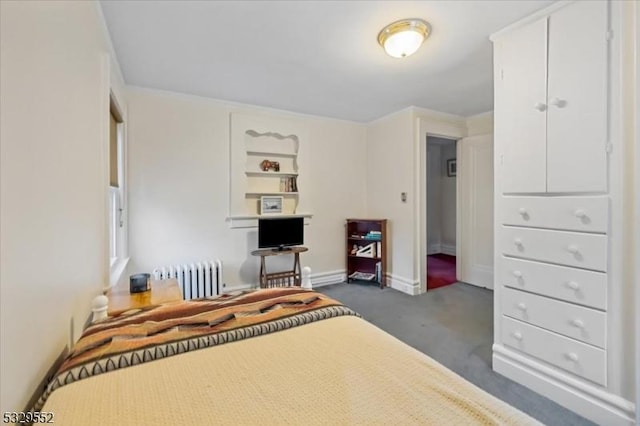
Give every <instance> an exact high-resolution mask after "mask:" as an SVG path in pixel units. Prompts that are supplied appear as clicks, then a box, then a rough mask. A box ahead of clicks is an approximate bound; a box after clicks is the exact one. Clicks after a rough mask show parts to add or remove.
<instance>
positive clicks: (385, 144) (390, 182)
mask: <svg viewBox="0 0 640 426" xmlns="http://www.w3.org/2000/svg"><path fill="white" fill-rule="evenodd" d="M413 121H414V117H413V112H412V111H411V110H410V109H407V110H403V111H399V112H397V113H395V114H392V115H390V116H387V117H384V118H381V119H379V120H376V121H374V122H372V123H370V124H369V125H368V126H367V161H366V163H367V172H366V173H367V213H368V216H369V217H371V218H380V219H388V220H389V222H388V224H387V226H388V229H387V232H388V235H389V238H388V241H389V244H388V245H387V253H388V258H389V259H388V261H389V265H388V271H389V273H390V274H391V280H390V284H391V286H392V287H395V288H398V289H401V290H402V291H405V292H407V293H413V292H414V288H415V287H416V286H417V284H418V283H417V280H416V276H415V271H414V268H415V261H416V253H415V250H414V246H415V240H416V239H417V238H418V235H416V234H415V232H414V221H415V214H416V211H415V208H414V206H415V203H416V199H415V197H414V196H415V186H414V185H415V182H414V174H413V173H414V171H413V166H414V158H415V153H414V145H413V142H414V133H413ZM425 173H426V172H425ZM402 192H406V193H407V197H408V198H407V201H406V202H404V203H403V202H402V201H401V198H400V197H401V193H402ZM416 293H417V292H416Z"/></svg>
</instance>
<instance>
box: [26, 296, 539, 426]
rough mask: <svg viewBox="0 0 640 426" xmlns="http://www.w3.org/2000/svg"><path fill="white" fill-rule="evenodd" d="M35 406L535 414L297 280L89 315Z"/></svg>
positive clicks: (102, 413)
mask: <svg viewBox="0 0 640 426" xmlns="http://www.w3.org/2000/svg"><path fill="white" fill-rule="evenodd" d="M36 408H37V409H40V410H41V411H44V412H52V413H54V415H55V422H56V423H59V424H64V425H96V426H99V425H146V424H150V425H151V424H153V425H178V424H220V425H250V424H261V425H271V424H278V425H280V424H283V425H284V424H290V425H300V424H303V425H320V424H330V425H350V424H353V425H356V424H362V425H376V424H380V425H382V424H385V425H388V424H447V425H455V424H459V425H471V424H504V425H525V424H527V425H528V424H537V422H536V421H535V420H533V419H532V418H530V417H528V416H527V415H525V414H523V413H521V412H520V411H518V410H517V409H515V408H513V407H511V406H509V405H507V404H505V403H504V402H502V401H499V400H498V399H496V398H495V397H493V396H491V395H489V394H488V393H486V392H484V391H482V390H481V389H479V388H477V387H475V386H474V385H472V384H471V383H469V382H467V381H465V380H464V379H462V378H461V377H459V376H457V375H456V374H455V373H453V372H452V371H450V370H448V369H446V368H445V367H443V366H442V365H440V364H438V363H437V362H436V361H434V360H432V359H431V358H429V357H427V356H426V355H424V354H423V353H421V352H419V351H417V350H415V349H413V348H411V347H409V346H408V345H406V344H404V343H402V342H401V341H399V340H397V339H395V338H394V337H392V336H391V335H389V334H387V333H385V332H384V331H382V330H380V329H378V328H377V327H375V326H373V325H372V324H370V323H368V322H366V321H365V320H364V319H362V318H361V317H360V316H359V315H358V314H357V313H356V312H354V311H352V310H351V309H349V308H348V307H346V306H343V305H342V304H341V303H340V302H338V301H336V300H333V299H331V298H329V297H328V296H326V295H323V294H321V293H318V292H315V291H312V290H306V289H302V288H299V287H293V288H274V289H263V290H255V291H243V292H237V293H232V294H227V295H223V296H220V297H217V298H210V299H198V300H191V301H186V302H176V303H168V304H164V305H158V306H154V307H149V308H147V309H141V310H135V311H129V312H124V313H122V314H120V315H118V316H116V317H112V318H108V319H106V320H103V321H100V322H98V323H96V324H93V325H92V326H90V327H89V328H87V330H86V331H85V333H84V334H83V336H82V337H81V338H80V340H79V341H78V342H77V344H76V345H75V346H74V348H73V349H72V350H71V352H70V354H69V356H68V357H67V359H66V360H65V361H64V363H63V364H62V366H61V367H60V368H59V370H58V372H57V373H56V375H55V376H54V378H53V380H52V381H51V382H50V383H49V385H48V387H47V390H46V392H45V393H44V395H43V396H42V398H41V399H40V400H39V402H38V406H37V407H36Z"/></svg>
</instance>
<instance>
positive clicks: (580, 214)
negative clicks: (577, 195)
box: [574, 209, 587, 219]
mask: <svg viewBox="0 0 640 426" xmlns="http://www.w3.org/2000/svg"><path fill="white" fill-rule="evenodd" d="M574 214H575V215H576V217H577V218H578V219H582V218H583V217H586V216H587V212H585V211H584V210H582V209H578V210H576V212H575V213H574Z"/></svg>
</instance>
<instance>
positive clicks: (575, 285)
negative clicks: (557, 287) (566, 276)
mask: <svg viewBox="0 0 640 426" xmlns="http://www.w3.org/2000/svg"><path fill="white" fill-rule="evenodd" d="M567 287H569V288H570V289H571V290H577V289H579V288H580V284H578V283H577V282H575V281H569V282H568V283H567Z"/></svg>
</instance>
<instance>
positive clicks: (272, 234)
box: [258, 217, 304, 249]
mask: <svg viewBox="0 0 640 426" xmlns="http://www.w3.org/2000/svg"><path fill="white" fill-rule="evenodd" d="M303 243H304V219H303V218H301V217H286V218H268V219H267V218H265V219H259V220H258V247H259V248H273V247H277V248H279V249H284V248H285V247H288V246H297V245H301V244H303Z"/></svg>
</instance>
